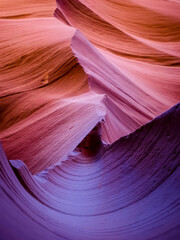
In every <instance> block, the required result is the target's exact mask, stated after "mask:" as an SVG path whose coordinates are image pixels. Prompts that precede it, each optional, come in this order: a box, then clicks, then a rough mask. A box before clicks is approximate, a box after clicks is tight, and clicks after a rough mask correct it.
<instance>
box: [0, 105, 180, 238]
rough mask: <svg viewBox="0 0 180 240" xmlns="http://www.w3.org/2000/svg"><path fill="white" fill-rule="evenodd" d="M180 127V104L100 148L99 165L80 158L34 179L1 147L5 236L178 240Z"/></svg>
mask: <svg viewBox="0 0 180 240" xmlns="http://www.w3.org/2000/svg"><path fill="white" fill-rule="evenodd" d="M176 124H180V105H176V106H175V107H174V108H172V109H171V110H169V111H168V112H166V113H165V114H163V115H161V116H160V117H158V118H156V119H155V120H153V121H152V122H150V123H149V124H147V125H145V126H143V127H142V128H140V129H138V130H137V131H135V132H134V133H132V134H131V135H129V136H128V137H124V138H121V139H120V140H119V141H117V142H115V143H114V144H112V145H110V146H104V147H103V146H102V147H101V148H102V149H101V152H100V153H99V157H98V160H97V161H95V162H94V157H92V156H90V155H86V154H84V153H83V152H76V154H75V153H74V155H72V156H70V157H69V158H68V160H67V161H66V162H64V163H63V164H62V165H60V166H56V167H54V168H51V169H47V170H46V171H43V172H41V173H40V174H37V175H34V176H32V175H31V174H30V172H29V171H28V169H27V167H26V166H25V165H24V164H23V162H22V161H20V160H13V161H10V163H9V162H8V160H7V158H6V156H5V154H4V152H3V150H2V148H1V216H2V217H3V219H4V220H5V221H3V222H2V223H1V234H2V235H1V236H6V237H8V238H11V239H14V238H15V237H16V234H17V233H18V234H19V236H21V238H22V239H32V236H33V239H42V238H43V239H84V237H85V236H86V238H87V239H132V237H133V238H134V239H143V240H145V239H178V236H179V220H180V215H179V199H180V198H179V197H180V194H179V191H178V190H179V187H180V184H179V183H180V177H179V176H180V175H179V173H180V172H179V168H178V167H179V161H180V159H179V156H180V144H179V139H180V132H178V131H177V128H176ZM94 131H95V130H94ZM91 135H93V134H91ZM177 139H178V141H177ZM145 146H146V147H145ZM84 160H87V162H85V161H84ZM10 164H11V166H12V167H11V166H10ZM17 216H18V221H17V220H16V218H17ZM7 222H8V228H7ZM27 229H30V231H27ZM4 239H5V238H4Z"/></svg>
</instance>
